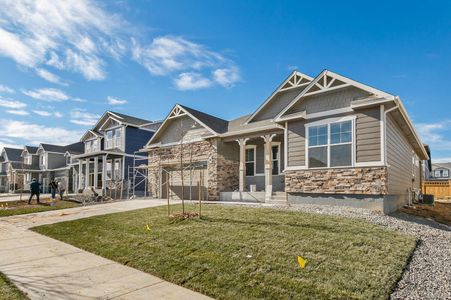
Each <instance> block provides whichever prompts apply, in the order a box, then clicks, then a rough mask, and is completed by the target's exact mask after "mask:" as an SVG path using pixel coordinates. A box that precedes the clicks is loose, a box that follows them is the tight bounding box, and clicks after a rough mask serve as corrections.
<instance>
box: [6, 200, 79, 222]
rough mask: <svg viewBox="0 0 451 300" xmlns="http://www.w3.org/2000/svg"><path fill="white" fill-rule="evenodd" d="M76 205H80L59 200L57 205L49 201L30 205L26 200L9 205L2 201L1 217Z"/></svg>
mask: <svg viewBox="0 0 451 300" xmlns="http://www.w3.org/2000/svg"><path fill="white" fill-rule="evenodd" d="M34 201H35V200H33V203H35V202H34ZM76 206H79V204H77V203H75V202H70V201H57V202H56V205H55V206H50V205H48V203H46V204H41V205H36V204H33V205H28V204H27V203H26V201H24V202H12V203H8V206H6V204H5V203H0V218H1V217H8V216H14V215H24V214H31V213H36V212H42V211H48V210H57V209H64V208H71V207H76Z"/></svg>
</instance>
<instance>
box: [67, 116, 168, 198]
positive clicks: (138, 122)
mask: <svg viewBox="0 0 451 300" xmlns="http://www.w3.org/2000/svg"><path fill="white" fill-rule="evenodd" d="M160 125H161V122H159V121H150V120H144V119H140V118H136V117H132V116H129V115H124V114H121V113H117V112H112V111H107V112H105V113H104V114H103V115H102V117H101V118H100V119H99V121H98V122H97V123H96V124H95V125H94V127H92V128H91V129H89V130H88V131H87V132H86V133H85V134H84V135H83V137H82V138H81V142H83V143H84V152H83V153H82V154H78V155H70V154H69V153H66V160H67V162H68V163H69V164H70V165H71V168H72V170H73V180H72V184H73V188H74V190H78V191H79V192H82V191H83V190H84V189H86V188H91V187H92V188H94V189H95V190H96V191H98V192H102V193H103V194H105V193H106V192H108V190H110V189H113V188H115V187H117V186H118V185H121V184H122V189H123V190H125V188H126V186H128V181H127V180H128V179H129V177H131V175H130V174H131V172H132V171H131V169H132V168H133V165H134V162H135V163H136V161H134V159H135V158H139V160H140V162H139V164H140V165H147V160H146V155H145V154H142V153H139V150H140V149H142V148H143V147H144V145H146V143H147V142H148V141H149V139H150V138H151V137H152V136H153V134H154V133H155V131H156V130H157V129H158V128H159V126H160ZM130 179H131V178H130ZM140 188H141V189H144V186H142V187H140Z"/></svg>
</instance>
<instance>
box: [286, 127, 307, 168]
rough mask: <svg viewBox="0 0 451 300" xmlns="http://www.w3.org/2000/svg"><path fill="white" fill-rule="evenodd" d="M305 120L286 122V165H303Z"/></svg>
mask: <svg viewBox="0 0 451 300" xmlns="http://www.w3.org/2000/svg"><path fill="white" fill-rule="evenodd" d="M304 125H305V121H303V120H301V121H294V122H290V123H288V135H287V139H288V140H287V144H288V158H287V161H288V166H289V167H292V166H304V165H305V126H304Z"/></svg>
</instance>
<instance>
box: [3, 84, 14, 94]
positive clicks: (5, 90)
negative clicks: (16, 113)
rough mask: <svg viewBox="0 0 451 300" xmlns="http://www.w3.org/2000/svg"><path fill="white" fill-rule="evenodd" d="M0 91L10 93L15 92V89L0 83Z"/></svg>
mask: <svg viewBox="0 0 451 300" xmlns="http://www.w3.org/2000/svg"><path fill="white" fill-rule="evenodd" d="M0 93H10V94H13V93H14V90H13V89H12V88H10V87H7V86H6V85H3V84H0Z"/></svg>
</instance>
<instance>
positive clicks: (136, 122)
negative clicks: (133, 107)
mask: <svg viewBox="0 0 451 300" xmlns="http://www.w3.org/2000/svg"><path fill="white" fill-rule="evenodd" d="M106 117H108V118H111V119H113V120H115V121H117V122H119V123H121V124H125V125H128V126H133V127H141V126H143V125H146V124H151V123H154V121H150V120H145V119H141V118H137V117H133V116H129V115H126V114H122V113H118V112H113V111H109V110H107V111H106V112H105V113H104V114H103V115H102V116H101V117H100V119H99V120H98V121H97V123H96V124H95V125H94V127H93V130H94V131H96V130H98V129H101V128H102V126H103V124H105V122H106V120H105V118H106ZM103 120H105V121H103Z"/></svg>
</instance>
